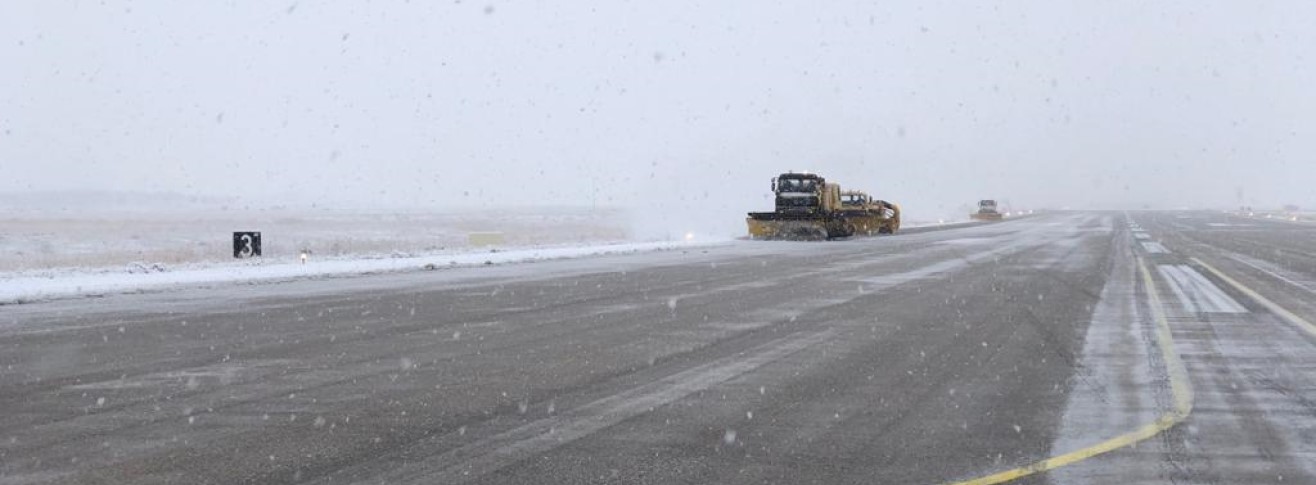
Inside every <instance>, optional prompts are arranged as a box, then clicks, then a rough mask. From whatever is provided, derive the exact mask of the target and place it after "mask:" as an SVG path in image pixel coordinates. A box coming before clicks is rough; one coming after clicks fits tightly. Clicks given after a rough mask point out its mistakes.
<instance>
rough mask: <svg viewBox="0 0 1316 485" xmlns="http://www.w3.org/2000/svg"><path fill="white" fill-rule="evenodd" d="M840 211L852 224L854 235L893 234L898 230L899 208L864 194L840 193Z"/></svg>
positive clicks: (855, 191) (853, 192) (858, 192)
mask: <svg viewBox="0 0 1316 485" xmlns="http://www.w3.org/2000/svg"><path fill="white" fill-rule="evenodd" d="M841 211H842V212H844V213H845V217H846V219H848V220H849V221H850V223H851V224H854V228H855V233H856V234H862V235H865V236H872V235H874V234H895V233H896V231H898V230H900V206H897V205H895V204H892V203H890V202H887V201H885V200H875V199H873V198H872V197H870V196H869V195H868V194H867V193H865V192H860V191H857V190H847V191H844V192H841Z"/></svg>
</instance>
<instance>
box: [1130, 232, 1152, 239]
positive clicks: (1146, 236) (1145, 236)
mask: <svg viewBox="0 0 1316 485" xmlns="http://www.w3.org/2000/svg"><path fill="white" fill-rule="evenodd" d="M1133 237H1136V238H1138V239H1151V235H1150V234H1147V233H1145V232H1135V233H1133Z"/></svg>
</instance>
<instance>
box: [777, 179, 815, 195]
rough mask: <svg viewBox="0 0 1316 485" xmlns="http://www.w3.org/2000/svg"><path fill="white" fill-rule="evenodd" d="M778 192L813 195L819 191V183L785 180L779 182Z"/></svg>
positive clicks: (808, 180)
mask: <svg viewBox="0 0 1316 485" xmlns="http://www.w3.org/2000/svg"><path fill="white" fill-rule="evenodd" d="M777 191H778V192H805V193H813V192H816V191H818V181H817V180H814V179H795V178H790V179H786V178H784V179H780V180H778V181H777Z"/></svg>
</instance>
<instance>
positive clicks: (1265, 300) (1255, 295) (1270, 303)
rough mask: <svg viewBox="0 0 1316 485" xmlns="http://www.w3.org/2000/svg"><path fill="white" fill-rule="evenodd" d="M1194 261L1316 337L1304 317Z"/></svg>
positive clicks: (1204, 264)
mask: <svg viewBox="0 0 1316 485" xmlns="http://www.w3.org/2000/svg"><path fill="white" fill-rule="evenodd" d="M1192 259H1193V262H1194V263H1197V264H1198V265H1199V266H1201V267H1203V268H1206V270H1207V271H1210V272H1211V274H1214V275H1216V277H1218V278H1220V279H1222V280H1224V281H1225V283H1229V285H1230V286H1233V287H1234V289H1236V290H1238V291H1239V292H1240V293H1243V294H1244V295H1247V297H1248V298H1251V299H1252V301H1255V302H1257V303H1260V304H1261V306H1264V307H1266V309H1267V310H1270V312H1271V313H1274V314H1275V315H1278V316H1279V317H1280V318H1283V319H1285V320H1288V321H1289V323H1292V324H1293V325H1294V326H1296V327H1298V328H1300V329H1302V330H1303V331H1305V332H1307V334H1308V335H1311V336H1313V337H1316V325H1312V323H1311V322H1308V321H1307V320H1304V319H1303V318H1302V317H1299V316H1297V315H1294V314H1293V312H1291V311H1288V310H1286V309H1284V307H1282V306H1279V305H1278V304H1276V303H1275V302H1273V301H1270V300H1269V299H1268V298H1266V297H1264V296H1261V294H1260V293H1257V292H1256V291H1255V290H1253V289H1252V288H1248V287H1246V286H1243V284H1242V283H1239V282H1238V281H1236V280H1234V279H1233V278H1230V277H1229V276H1228V275H1226V274H1225V273H1224V272H1222V271H1220V270H1218V269H1215V267H1214V266H1211V265H1209V264H1206V262H1205V261H1202V260H1200V259H1197V258H1192Z"/></svg>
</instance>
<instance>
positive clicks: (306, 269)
mask: <svg viewBox="0 0 1316 485" xmlns="http://www.w3.org/2000/svg"><path fill="white" fill-rule="evenodd" d="M728 243H729V241H714V240H708V241H668V242H648V243H615V244H587V245H564V246H557V247H534V248H520V249H511V250H497V249H491V250H483V251H476V250H465V251H448V252H439V253H433V254H428V255H423V256H397V257H339V258H334V259H329V260H323V261H322V260H311V261H308V262H307V263H304V264H303V263H300V262H289V261H281V262H276V261H269V260H250V261H242V262H229V263H192V264H188V265H185V266H182V267H179V268H174V269H167V268H162V269H161V270H159V271H151V270H146V271H132V272H129V271H122V270H108V269H103V270H93V269H65V270H47V271H41V272H17V273H4V274H0V304H10V303H24V302H31V301H39V300H46V299H54V298H66V297H76V296H91V295H105V294H113V293H132V292H141V291H155V290H163V289H168V288H173V287H187V286H204V285H214V284H235V283H244V284H251V283H270V282H278V281H291V280H297V279H304V278H316V277H333V276H350V275H360V274H370V273H384V272H399V271H426V270H439V269H444V268H455V267H468V266H480V265H502V264H510V263H529V262H536V261H547V260H556V259H567V258H580V257H586V256H599V255H607V254H625V253H639V252H649V251H662V250H670V249H680V248H692V247H707V246H713V245H720V244H728Z"/></svg>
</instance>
